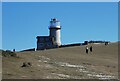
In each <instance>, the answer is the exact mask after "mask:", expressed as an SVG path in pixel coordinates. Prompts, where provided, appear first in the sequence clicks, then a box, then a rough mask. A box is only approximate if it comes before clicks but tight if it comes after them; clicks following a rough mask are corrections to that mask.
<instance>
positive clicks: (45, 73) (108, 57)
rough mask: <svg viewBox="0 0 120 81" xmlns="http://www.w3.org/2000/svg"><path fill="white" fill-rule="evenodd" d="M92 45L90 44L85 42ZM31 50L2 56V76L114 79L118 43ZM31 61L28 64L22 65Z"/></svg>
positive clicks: (5, 77) (116, 73)
mask: <svg viewBox="0 0 120 81" xmlns="http://www.w3.org/2000/svg"><path fill="white" fill-rule="evenodd" d="M88 46H91V45H88ZM92 46H93V52H92V53H89V54H86V53H85V46H74V47H66V48H58V49H50V50H43V51H35V52H34V51H32V52H29V51H28V52H17V55H18V57H3V79H23V78H26V79H109V78H112V79H116V78H118V44H117V43H110V44H109V45H108V46H105V45H104V44H92ZM23 62H30V63H31V64H32V66H31V67H21V66H22V64H23Z"/></svg>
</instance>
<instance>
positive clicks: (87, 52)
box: [86, 46, 89, 54]
mask: <svg viewBox="0 0 120 81" xmlns="http://www.w3.org/2000/svg"><path fill="white" fill-rule="evenodd" d="M88 49H89V48H88V46H86V53H87V54H88Z"/></svg>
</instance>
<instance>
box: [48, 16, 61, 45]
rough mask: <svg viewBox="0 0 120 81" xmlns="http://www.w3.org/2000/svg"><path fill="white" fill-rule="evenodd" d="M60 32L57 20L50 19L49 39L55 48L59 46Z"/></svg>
mask: <svg viewBox="0 0 120 81" xmlns="http://www.w3.org/2000/svg"><path fill="white" fill-rule="evenodd" d="M60 30H61V26H60V21H59V20H57V19H56V18H54V19H51V21H50V26H49V32H50V38H52V41H53V44H54V45H56V46H60V45H61V41H60Z"/></svg>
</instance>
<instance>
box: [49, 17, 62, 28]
mask: <svg viewBox="0 0 120 81" xmlns="http://www.w3.org/2000/svg"><path fill="white" fill-rule="evenodd" d="M49 27H50V28H60V21H59V20H57V19H56V18H54V19H51V21H50V26H49Z"/></svg>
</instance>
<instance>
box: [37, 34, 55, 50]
mask: <svg viewBox="0 0 120 81" xmlns="http://www.w3.org/2000/svg"><path fill="white" fill-rule="evenodd" d="M52 47H53V44H52V39H51V38H50V37H49V36H40V37H38V38H37V50H44V49H49V48H52Z"/></svg>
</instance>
